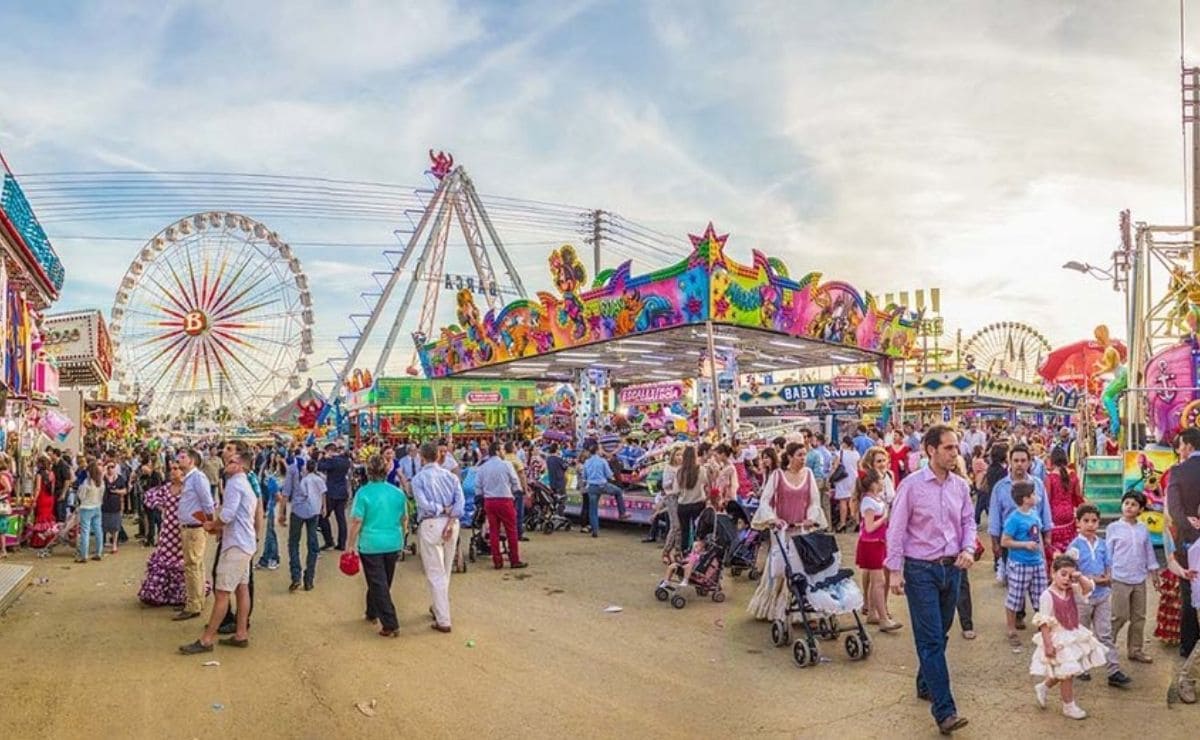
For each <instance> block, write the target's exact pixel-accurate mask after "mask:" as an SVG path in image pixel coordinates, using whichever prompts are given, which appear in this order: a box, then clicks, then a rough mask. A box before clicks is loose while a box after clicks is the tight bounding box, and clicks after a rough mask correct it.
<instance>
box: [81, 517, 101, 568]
mask: <svg viewBox="0 0 1200 740" xmlns="http://www.w3.org/2000/svg"><path fill="white" fill-rule="evenodd" d="M100 521H101V520H100V509H98V508H96V509H80V510H79V557H81V558H86V557H87V556H88V550H90V549H92V548H91V546H90V544H91V543H90V538H91V537H95V538H96V557H101V554H102V553H103V552H104V529H103V527H101V525H100Z"/></svg>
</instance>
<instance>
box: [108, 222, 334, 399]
mask: <svg viewBox="0 0 1200 740" xmlns="http://www.w3.org/2000/svg"><path fill="white" fill-rule="evenodd" d="M312 325H313V312H312V296H311V294H310V293H309V290H308V278H307V277H306V276H305V275H304V272H303V270H302V269H301V267H300V260H299V259H297V258H296V256H295V255H294V254H293V253H292V250H291V247H290V246H288V244H287V243H286V242H284V241H283V240H282V239H280V237H279V235H278V234H276V233H275V232H273V231H271V230H270V229H268V228H267V227H266V226H263V225H262V224H261V223H259V222H258V221H255V220H254V219H251V218H248V217H246V216H242V215H239V214H236V213H224V212H207V213H197V214H195V215H192V216H188V217H187V218H184V219H181V220H179V221H176V222H175V223H173V224H171V225H170V226H168V227H166V228H165V229H163V230H162V231H160V232H159V233H158V234H156V235H155V236H154V237H153V238H152V239H150V241H149V242H147V243H146V245H145V246H144V247H143V248H142V250H141V251H140V252H139V253H138V255H137V257H135V258H134V260H133V262H132V264H130V265H129V269H128V270H127V271H126V273H125V277H124V278H123V279H122V280H121V285H120V287H119V288H118V289H117V295H116V298H115V299H114V301H113V306H112V314H111V329H112V335H113V345H114V349H115V355H116V366H117V367H116V372H115V376H116V379H117V380H118V382H119V384H120V385H119V387H120V391H121V393H122V394H123V395H126V396H131V395H132V396H136V397H138V399H139V400H140V401H141V402H142V403H143V404H146V405H148V406H149V408H150V412H151V414H153V415H169V414H172V413H177V412H186V411H189V410H197V409H199V408H202V407H207V409H209V410H211V411H212V412H214V413H215V412H217V411H218V410H219V409H222V408H223V409H225V413H226V414H227V415H229V416H230V417H232V416H234V415H243V416H245V415H250V416H253V415H255V414H260V413H263V412H265V411H268V410H270V409H272V408H273V407H274V406H278V405H279V404H281V403H283V402H284V401H286V400H287V398H288V397H289V389H298V388H299V387H300V378H299V373H303V372H307V371H308V359H307V357H308V355H309V354H311V353H312Z"/></svg>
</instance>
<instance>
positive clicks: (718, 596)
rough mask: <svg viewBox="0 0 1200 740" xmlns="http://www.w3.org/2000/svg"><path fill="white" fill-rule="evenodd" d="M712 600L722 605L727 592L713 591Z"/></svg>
mask: <svg viewBox="0 0 1200 740" xmlns="http://www.w3.org/2000/svg"><path fill="white" fill-rule="evenodd" d="M712 600H713V601H715V602H717V603H718V604H720V603H721V602H722V601H724V600H725V592H724V591H713V595H712Z"/></svg>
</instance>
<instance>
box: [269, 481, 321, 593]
mask: <svg viewBox="0 0 1200 740" xmlns="http://www.w3.org/2000/svg"><path fill="white" fill-rule="evenodd" d="M288 467H289V468H290V469H294V468H295V466H288ZM305 469H306V475H305V476H304V478H303V479H301V480H300V481H299V482H298V483H296V484H294V485H292V486H291V487H290V488H289V487H288V486H286V485H285V486H284V501H282V502H280V504H279V507H280V508H279V525H280V526H283V525H284V523H285V522H286V523H287V525H288V569H289V570H290V571H291V574H292V584H291V586H289V587H288V590H289V591H295V590H297V589H298V588H300V583H301V581H300V577H301V575H302V574H301V571H300V533H301V531H304V532H305V534H306V535H307V537H306V539H305V545H306V548H307V552H306V553H305V554H306V558H305V563H304V572H303V576H304V590H305V591H311V590H312V589H313V579H314V578H315V576H316V573H317V551H318V550H319V549H320V547H319V545H318V544H317V526H318V524H319V522H320V520H321V515H322V514H324V513H325V479H324V478H322V477H321V476H320V475H318V474H317V464H316V462H315V461H313V460H309V461H308V464H307V465H306V466H305ZM288 475H289V477H290V476H291V472H290V470H289V473H288ZM289 505H290V506H291V507H292V510H291V515H290V517H291V518H290V519H289V518H287V517H288V515H289V514H288V510H287V507H288V506H289Z"/></svg>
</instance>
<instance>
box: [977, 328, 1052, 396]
mask: <svg viewBox="0 0 1200 740" xmlns="http://www.w3.org/2000/svg"><path fill="white" fill-rule="evenodd" d="M1049 353H1050V343H1049V342H1048V341H1046V338H1045V337H1043V336H1042V334H1041V332H1039V331H1038V330H1037V329H1034V328H1033V327H1032V326H1029V325H1028V324H1022V323H1020V322H1018V321H1000V322H998V323H995V324H988V325H987V326H985V327H983V328H982V329H980V330H979V331H977V332H975V333H974V334H972V335H971V338H970V339H968V340H967V341H966V343H964V344H963V346H962V357H963V364H964V365H965V366H966V367H967V369H969V370H985V371H987V372H990V373H996V374H997V375H1003V376H1005V377H1009V378H1014V379H1016V380H1021V381H1025V382H1031V381H1033V380H1034V377H1035V375H1036V373H1037V369H1038V367H1040V366H1041V364H1042V360H1043V359H1045V357H1046V355H1048V354H1049Z"/></svg>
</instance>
